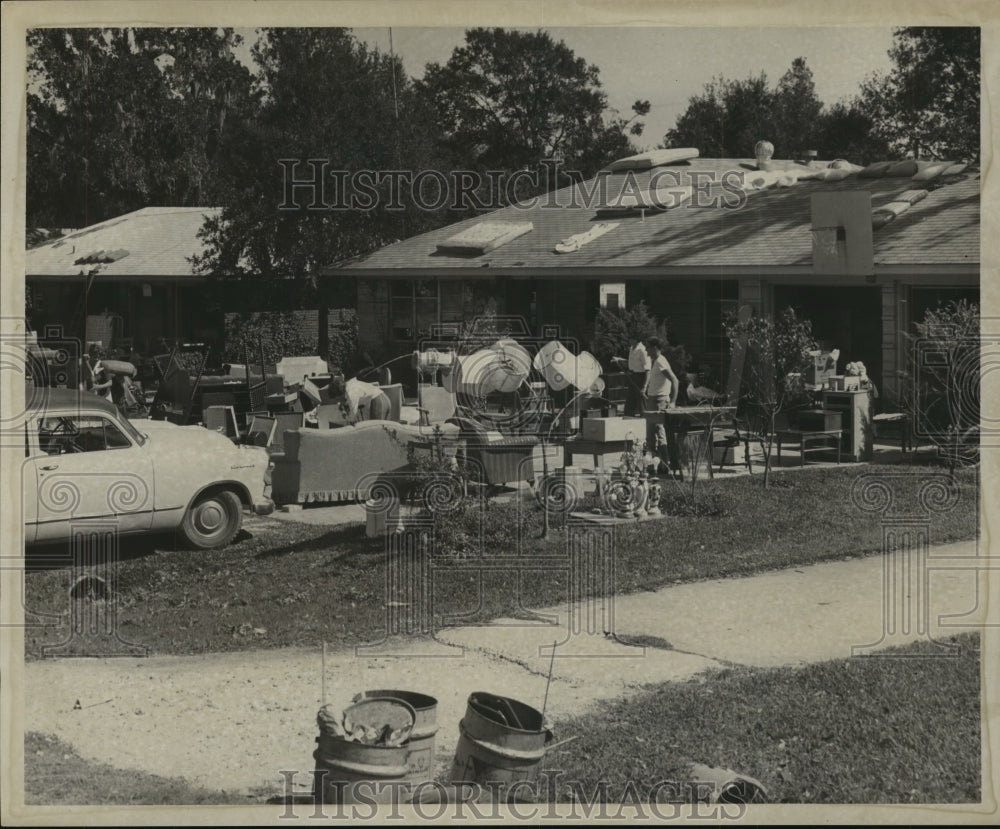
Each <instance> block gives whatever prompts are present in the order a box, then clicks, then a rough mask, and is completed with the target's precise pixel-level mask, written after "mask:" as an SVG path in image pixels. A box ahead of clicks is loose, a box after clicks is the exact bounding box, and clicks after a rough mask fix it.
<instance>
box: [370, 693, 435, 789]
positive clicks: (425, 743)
mask: <svg viewBox="0 0 1000 829" xmlns="http://www.w3.org/2000/svg"><path fill="white" fill-rule="evenodd" d="M385 698H389V699H400V700H402V701H403V702H406V703H409V704H410V705H411V706H412V707H413V711H414V714H415V717H414V720H413V730H412V731H411V732H410V739H409V741H408V742H407V746H408V747H409V753H408V754H407V755H406V780H407V782H409V783H411V784H412V785H414V786H416V785H417V784H419V783H423V782H425V781H427V780H433V779H434V735H435V734H437V730H438V726H437V700H436V699H435V698H434V697H431V696H428V695H427V694H419V693H417V692H415V691H395V690H379V691H364V692H363V693H360V694H358V695H357V696H356V697H355V698H354V701H355V702H358V701H359V700H363V699H385Z"/></svg>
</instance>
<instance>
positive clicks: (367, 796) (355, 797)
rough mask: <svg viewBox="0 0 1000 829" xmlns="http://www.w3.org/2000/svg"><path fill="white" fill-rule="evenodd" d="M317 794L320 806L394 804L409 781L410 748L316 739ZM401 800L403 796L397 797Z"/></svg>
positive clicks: (322, 735)
mask: <svg viewBox="0 0 1000 829" xmlns="http://www.w3.org/2000/svg"><path fill="white" fill-rule="evenodd" d="M316 742H317V743H319V747H318V748H317V749H316V750H315V751H314V752H313V758H314V759H315V760H316V775H315V783H314V791H313V793H314V795H315V797H316V802H317V803H330V804H338V805H339V804H343V803H359V802H363V803H371V802H375V803H390V804H391V803H392V802H393V796H394V792H398V791H399V789H398V787H396V786H389V785H386V784H389V783H395V782H399V783H402V782H404V781H405V779H406V773H407V768H406V755H407V753H408V751H409V749H408V748H407V746H406V745H405V744H404V745H401V746H391V747H390V746H367V745H364V744H363V743H356V742H351V741H349V740H343V739H340V738H339V737H329V736H327V735H325V734H321V735H320V736H319V737H317V738H316ZM395 796H396V799H397V800H402V799H403V798H402V796H400V795H399V794H396V795H395Z"/></svg>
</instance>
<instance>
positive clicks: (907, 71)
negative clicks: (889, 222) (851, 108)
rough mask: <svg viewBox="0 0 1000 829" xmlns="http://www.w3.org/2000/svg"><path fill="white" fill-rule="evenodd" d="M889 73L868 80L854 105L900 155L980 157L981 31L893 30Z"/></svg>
mask: <svg viewBox="0 0 1000 829" xmlns="http://www.w3.org/2000/svg"><path fill="white" fill-rule="evenodd" d="M893 35H894V40H893V45H892V48H891V49H890V50H889V56H890V58H891V59H892V62H893V68H892V69H891V70H890V72H889V73H888V74H887V75H876V76H873V77H871V78H868V79H867V80H866V81H865V83H864V84H863V85H862V89H861V94H860V96H859V100H858V106H859V107H860V108H861V109H862V111H863V112H864V113H865V114H866V115H867V116H868V117H869V118H871V119H872V121H873V125H874V131H875V133H876V134H877V135H878V136H879V137H880V138H881V139H883V140H884V141H886V142H888V143H889V144H890V146H891V147H892V148H893V150H894V151H895V152H896V153H897V154H900V155H911V156H913V157H914V158H925V157H932V158H951V159H955V158H965V159H970V160H975V159H978V158H979V99H980V94H979V82H980V30H979V29H978V28H973V27H958V26H910V27H906V28H900V29H896V30H895V31H894V33H893Z"/></svg>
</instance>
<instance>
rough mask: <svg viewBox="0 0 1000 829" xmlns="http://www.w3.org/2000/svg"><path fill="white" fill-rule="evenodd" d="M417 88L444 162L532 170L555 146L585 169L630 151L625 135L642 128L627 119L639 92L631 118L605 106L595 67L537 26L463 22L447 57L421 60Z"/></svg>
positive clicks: (639, 104)
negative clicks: (460, 41)
mask: <svg viewBox="0 0 1000 829" xmlns="http://www.w3.org/2000/svg"><path fill="white" fill-rule="evenodd" d="M418 90H419V92H420V94H421V96H423V98H424V99H425V100H426V101H428V102H429V103H430V105H431V106H432V107H433V109H434V112H435V114H436V123H437V128H438V130H439V131H440V135H441V146H442V148H443V149H445V150H446V151H447V153H448V154H449V156H450V159H451V161H452V163H453V165H454V166H455V167H458V168H465V169H473V170H480V171H483V170H506V171H515V170H522V169H527V170H529V171H539V172H541V170H542V163H543V161H544V160H546V159H551V158H553V157H555V156H557V155H558V156H560V157H561V158H562V159H563V163H564V166H565V168H566V169H570V170H578V171H580V172H582V173H583V174H584V175H586V176H589V175H591V174H593V173H594V172H596V171H597V170H598V169H600V167H602V166H603V165H604V164H606V163H607V162H608V161H610V160H612V159H614V158H617V157H621V156H623V155H629V154H630V153H632V152H634V150H633V149H632V147H631V144H630V142H629V138H628V136H629V135H630V134H631V135H641V133H642V123H641V122H639V121H637V120H635V119H636V118H637V117H640V116H642V115H645V114H647V113H648V112H649V102H648V101H636V102H635V104H634V105H633V108H632V109H633V113H634V114H633V116H632V117H630V118H624V117H621V116H620V115H618V113H616V112H614V111H612V110H610V109H609V107H608V101H607V96H606V94H605V93H604V91H603V89H602V88H601V82H600V77H599V70H598V68H597V67H596V66H594V65H592V64H588V63H587V62H586V60H584V59H583V58H582V57H578V56H577V55H575V54H574V53H573V51H572V50H571V49H570V48H569V47H568V46H567V45H566V44H565V43H564V42H563V41H558V42H556V41H554V40H553V39H552V37H551V36H550V35H549V34H548V33H546V32H543V31H538V32H519V31H510V30H506V29H483V28H477V29H470V30H469V31H467V32H466V34H465V44H464V45H463V46H459V47H457V48H456V49H455V50H454V52H453V53H452V55H451V57H450V58H449V59H448V61H447V63H445V64H444V65H441V64H437V63H431V64H428V66H427V69H426V72H425V74H424V77H423V79H422V81H420V82H419V84H418ZM540 180H541V184H542V186H543V187H544V185H545V183H546V182H545V181H544V179H540ZM556 183H558V182H549V184H556Z"/></svg>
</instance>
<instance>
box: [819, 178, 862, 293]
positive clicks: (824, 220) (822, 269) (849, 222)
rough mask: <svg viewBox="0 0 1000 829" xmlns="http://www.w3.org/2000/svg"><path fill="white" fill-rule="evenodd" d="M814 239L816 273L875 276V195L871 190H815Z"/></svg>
mask: <svg viewBox="0 0 1000 829" xmlns="http://www.w3.org/2000/svg"><path fill="white" fill-rule="evenodd" d="M812 240H813V273H817V274H838V275H841V276H870V275H872V274H873V273H874V272H875V262H874V256H875V254H874V250H873V248H872V194H871V193H870V192H869V191H868V190H834V191H832V192H829V193H813V194H812Z"/></svg>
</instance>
